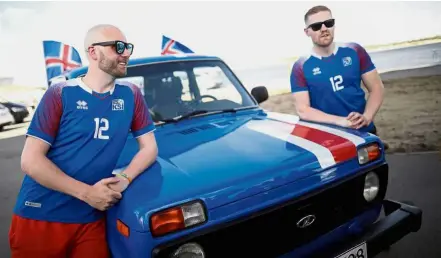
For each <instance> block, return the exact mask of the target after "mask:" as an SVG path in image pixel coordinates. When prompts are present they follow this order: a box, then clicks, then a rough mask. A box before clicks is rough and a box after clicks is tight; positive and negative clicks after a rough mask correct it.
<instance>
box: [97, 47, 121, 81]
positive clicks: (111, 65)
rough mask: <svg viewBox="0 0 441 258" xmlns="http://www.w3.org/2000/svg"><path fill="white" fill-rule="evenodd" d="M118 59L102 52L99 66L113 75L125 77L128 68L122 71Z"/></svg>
mask: <svg viewBox="0 0 441 258" xmlns="http://www.w3.org/2000/svg"><path fill="white" fill-rule="evenodd" d="M118 63H120V61H118V60H110V59H108V58H106V57H105V56H104V54H103V53H101V52H100V61H99V63H98V67H99V68H100V69H101V70H102V71H103V72H105V73H107V74H109V75H111V76H112V77H114V78H119V77H123V76H125V75H126V74H127V70H126V69H124V71H122V70H121V69H119V67H118Z"/></svg>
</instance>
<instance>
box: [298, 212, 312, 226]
mask: <svg viewBox="0 0 441 258" xmlns="http://www.w3.org/2000/svg"><path fill="white" fill-rule="evenodd" d="M314 221H315V216H314V215H308V216H305V217H303V218H301V219H300V220H299V221H298V222H297V227H298V228H306V227H309V226H311V224H312V223H314Z"/></svg>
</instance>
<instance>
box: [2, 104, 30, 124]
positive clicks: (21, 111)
mask: <svg viewBox="0 0 441 258" xmlns="http://www.w3.org/2000/svg"><path fill="white" fill-rule="evenodd" d="M0 104H2V105H3V106H5V107H6V108H7V109H8V110H9V112H10V113H11V115H12V116H13V117H14V123H16V124H19V123H23V121H24V119H25V118H26V117H27V116H29V113H30V112H29V110H30V109H31V108H29V107H27V106H25V105H22V104H19V103H15V102H11V101H8V100H7V99H5V98H3V97H0Z"/></svg>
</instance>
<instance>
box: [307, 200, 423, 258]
mask: <svg viewBox="0 0 441 258" xmlns="http://www.w3.org/2000/svg"><path fill="white" fill-rule="evenodd" d="M383 209H384V212H385V215H386V216H385V217H384V218H382V219H380V220H378V221H377V222H375V223H374V224H372V226H370V227H368V228H367V229H366V230H365V231H364V232H363V233H362V235H360V236H358V237H356V238H354V239H352V240H351V241H345V242H343V243H341V244H337V245H332V247H330V248H327V249H322V250H321V251H320V252H319V253H314V254H312V255H310V256H309V255H308V257H314V258H315V257H339V255H340V254H343V253H345V252H346V251H348V250H350V249H352V248H353V247H356V246H358V245H360V244H362V243H366V248H367V257H368V258H370V257H374V256H376V255H377V254H379V253H380V252H382V251H384V250H386V249H388V248H389V246H391V245H392V244H394V243H396V242H398V241H399V240H400V239H401V238H403V237H404V236H406V235H408V234H409V233H412V232H417V231H418V230H419V229H420V228H421V222H422V210H421V209H420V208H418V207H416V206H413V205H409V204H406V203H402V202H396V201H392V200H384V201H383ZM364 257H366V256H364Z"/></svg>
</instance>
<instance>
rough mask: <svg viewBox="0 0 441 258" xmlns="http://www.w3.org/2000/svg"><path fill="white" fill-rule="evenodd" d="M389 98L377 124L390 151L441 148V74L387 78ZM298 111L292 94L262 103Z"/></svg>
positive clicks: (268, 106)
mask: <svg viewBox="0 0 441 258" xmlns="http://www.w3.org/2000/svg"><path fill="white" fill-rule="evenodd" d="M383 82H384V86H385V99H384V102H383V105H382V107H381V109H380V111H379V112H378V113H377V116H376V118H375V123H376V125H377V129H378V133H379V136H380V137H381V138H382V140H383V141H385V142H387V143H388V144H389V146H390V149H389V152H413V151H436V150H440V149H441V75H435V76H424V77H410V78H404V79H403V78H398V79H387V80H385V79H383ZM261 106H262V107H264V108H266V109H268V110H271V111H276V112H282V113H289V114H296V113H295V108H294V104H293V101H292V99H291V95H290V94H281V95H277V96H271V97H270V98H269V99H268V100H267V101H265V102H264V103H262V104H261Z"/></svg>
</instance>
